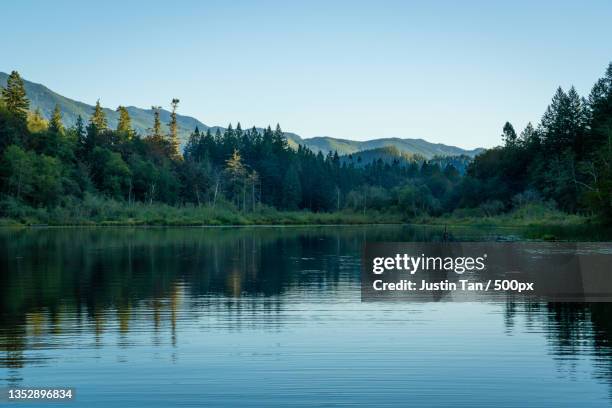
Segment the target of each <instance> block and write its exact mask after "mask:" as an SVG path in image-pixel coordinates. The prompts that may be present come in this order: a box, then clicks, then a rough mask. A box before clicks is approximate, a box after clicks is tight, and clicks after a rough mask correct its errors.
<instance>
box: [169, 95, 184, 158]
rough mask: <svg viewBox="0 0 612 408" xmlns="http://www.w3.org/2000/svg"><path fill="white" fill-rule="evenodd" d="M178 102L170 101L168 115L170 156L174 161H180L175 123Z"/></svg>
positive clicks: (175, 100) (176, 125)
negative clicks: (170, 108) (170, 105)
mask: <svg viewBox="0 0 612 408" xmlns="http://www.w3.org/2000/svg"><path fill="white" fill-rule="evenodd" d="M179 102H180V101H179V100H178V99H176V98H174V99H172V112H171V113H170V123H169V124H168V126H169V128H170V156H171V157H172V158H173V159H175V160H179V159H181V152H180V150H179V148H180V142H179V138H178V123H177V121H176V108H177V107H178V104H179Z"/></svg>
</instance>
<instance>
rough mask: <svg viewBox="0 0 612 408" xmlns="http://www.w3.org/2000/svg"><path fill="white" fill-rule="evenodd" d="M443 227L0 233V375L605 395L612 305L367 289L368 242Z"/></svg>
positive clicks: (611, 371)
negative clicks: (436, 297) (469, 299)
mask: <svg viewBox="0 0 612 408" xmlns="http://www.w3.org/2000/svg"><path fill="white" fill-rule="evenodd" d="M443 232H444V231H443V228H440V227H420V226H357V227H341V226H332V227H245V228H40V229H36V228H31V229H22V230H11V229H5V230H2V231H0V242H1V244H0V250H1V251H2V252H1V254H0V262H1V263H2V272H0V387H6V386H21V387H26V386H27V387H47V388H48V387H73V388H74V389H75V395H76V398H75V400H74V401H72V402H70V403H68V404H66V405H67V406H74V407H81V406H82V407H105V406H111V405H114V406H117V407H136V406H146V407H168V406H173V405H180V406H211V407H214V406H236V405H240V406H261V407H271V406H287V405H291V406H347V405H350V406H363V407H370V406H391V405H400V406H406V405H415V406H423V405H426V406H432V407H458V406H466V407H476V406H492V405H495V406H497V407H504V406H551V407H562V406H567V407H576V406H582V407H585V406H609V405H610V404H611V403H612V342H611V341H612V305H610V304H553V303H551V304H542V303H525V302H523V303H510V302H506V303H444V302H441V303H436V302H429V303H408V302H406V303H384V302H374V303H369V302H366V303H362V302H361V298H360V263H361V250H362V247H363V244H364V243H365V242H366V240H367V241H370V242H376V241H435V240H440V239H441V237H442V234H443ZM449 232H450V236H451V239H454V240H464V241H474V240H475V241H489V240H499V239H504V240H505V239H529V238H537V237H539V236H541V235H542V234H543V233H544V232H545V233H546V234H548V235H552V236H555V237H557V238H559V239H566V238H575V239H585V237H589V238H590V239H594V240H607V239H609V235H605V234H604V235H601V236H600V235H597V234H595V235H594V233H593V231H589V230H588V228H587V229H586V230H585V231H567V230H564V229H553V230H550V231H544V232H543V231H540V230H533V229H482V228H481V229H474V228H451V229H450V230H449ZM35 405H36V404H33V403H21V404H20V406H35ZM39 405H42V406H53V404H51V405H50V404H48V403H44V404H39Z"/></svg>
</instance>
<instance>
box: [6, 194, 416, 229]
mask: <svg viewBox="0 0 612 408" xmlns="http://www.w3.org/2000/svg"><path fill="white" fill-rule="evenodd" d="M1 210H2V214H4V218H1V219H0V225H4V226H11V225H15V226H17V225H24V226H28V225H58V226H59V225H117V226H120V225H128V226H129V225H133V226H138V225H143V226H147V225H150V226H201V225H212V226H217V225H314V224H328V225H331V224H348V225H351V224H383V223H385V224H386V223H393V224H398V223H403V222H406V221H407V220H405V219H403V218H402V216H401V214H396V213H382V212H378V211H368V212H367V213H366V214H363V213H357V212H353V211H340V212H334V213H313V212H308V211H277V210H275V209H273V208H270V207H264V206H262V207H260V208H256V209H255V211H251V212H241V211H237V210H235V209H234V208H232V207H231V206H229V205H219V206H217V207H216V208H213V207H211V206H199V207H198V206H180V207H174V206H169V205H165V204H156V203H153V204H151V205H148V204H143V203H132V204H127V203H124V202H118V201H113V200H108V199H104V198H100V197H94V196H89V197H86V198H85V199H84V200H83V201H80V202H78V203H69V204H68V205H64V206H61V207H56V208H52V209H48V208H32V207H28V206H24V205H22V204H20V203H17V202H16V201H3V202H2V208H1Z"/></svg>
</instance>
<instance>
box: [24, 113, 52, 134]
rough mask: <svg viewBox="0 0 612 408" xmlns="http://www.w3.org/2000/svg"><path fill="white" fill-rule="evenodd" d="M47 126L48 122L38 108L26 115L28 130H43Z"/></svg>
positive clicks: (36, 131)
mask: <svg viewBox="0 0 612 408" xmlns="http://www.w3.org/2000/svg"><path fill="white" fill-rule="evenodd" d="M48 128H49V123H48V122H47V121H46V120H45V118H44V117H43V115H42V113H41V112H40V109H38V108H36V110H34V112H31V113H30V114H29V115H28V130H29V131H30V132H32V133H39V132H44V131H45V130H47V129H48Z"/></svg>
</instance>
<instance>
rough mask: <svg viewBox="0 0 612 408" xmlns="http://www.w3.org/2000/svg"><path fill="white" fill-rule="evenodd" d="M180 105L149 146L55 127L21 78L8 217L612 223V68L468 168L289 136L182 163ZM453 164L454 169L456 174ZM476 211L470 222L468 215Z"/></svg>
mask: <svg viewBox="0 0 612 408" xmlns="http://www.w3.org/2000/svg"><path fill="white" fill-rule="evenodd" d="M178 104H179V100H178V99H174V100H173V101H172V114H171V117H170V123H168V126H167V128H168V129H169V130H168V132H167V133H165V132H163V131H162V123H161V121H160V115H159V110H160V108H159V107H153V111H154V122H153V125H152V127H151V129H149V131H148V132H147V134H145V135H140V134H137V133H136V132H135V131H134V130H133V129H132V127H131V120H130V116H129V113H128V111H127V109H125V108H124V107H122V106H119V107H118V108H117V111H118V112H119V116H120V119H119V122H118V125H117V127H116V129H110V128H109V126H108V124H107V120H106V117H105V114H104V111H103V110H102V108H101V106H100V103H99V101H98V102H97V103H96V106H95V108H94V110H93V112H92V114H91V117H90V118H87V121H85V120H84V119H83V118H80V117H79V119H78V120H77V123H76V125H75V126H73V127H70V128H65V127H64V125H63V123H62V112H61V111H60V109H59V107H56V109H55V111H54V112H53V115H52V116H51V118H50V119H49V120H46V119H44V118H43V117H42V115H41V114H40V112H37V111H34V112H31V111H30V107H29V102H28V99H27V96H26V93H25V89H24V86H23V82H22V80H21V78H20V77H19V74H18V73H17V72H12V73H11V75H10V76H9V78H8V81H7V86H6V88H5V89H2V98H1V100H0V157H1V162H0V175H1V185H0V189H1V191H2V198H1V200H0V211H1V212H2V215H3V216H5V217H11V211H12V210H11V209H13V208H15V206H18V205H24V206H29V207H33V208H55V207H70V206H72V207H74V206H78V205H79V203H80V202H82V200H83V199H84V198H85V197H86V196H87V195H95V196H104V197H107V198H108V199H113V200H116V201H118V202H122V203H125V204H126V205H131V204H134V203H140V204H145V205H146V204H149V205H152V204H153V203H165V204H169V205H173V206H185V205H190V206H207V207H212V208H229V209H232V210H234V211H240V212H243V213H249V212H256V211H258V210H259V209H261V208H270V207H273V208H275V209H278V210H310V211H315V212H329V211H338V210H351V211H353V212H359V213H365V214H367V212H368V210H377V211H382V212H395V213H398V212H399V213H402V214H405V215H406V218H410V217H415V216H419V215H424V214H427V215H434V216H435V215H440V214H444V213H450V212H453V211H456V210H457V209H463V210H462V211H472V212H473V213H474V214H480V215H492V214H496V213H499V212H503V211H508V210H511V209H513V208H515V207H517V206H521V205H525V204H527V203H533V202H538V203H546V205H549V206H553V205H558V206H559V207H560V208H562V209H564V210H565V211H568V212H574V213H576V212H578V213H589V214H590V213H597V214H599V215H602V216H604V218H605V217H607V219H610V218H612V217H611V207H612V204H611V195H610V191H611V173H610V163H611V158H612V156H611V153H612V150H611V146H610V143H611V142H610V141H611V135H612V64H611V66H610V67H609V68H608V71H607V73H606V76H605V77H604V78H603V79H601V80H599V81H598V82H597V84H596V85H595V87H594V88H593V91H592V92H591V95H590V96H589V98H588V99H584V98H580V97H579V96H578V94H577V93H576V91H575V90H574V89H573V88H572V89H570V91H569V92H567V93H565V92H563V91H562V90H561V89H559V91H558V92H557V94H556V95H555V96H554V98H553V100H552V103H551V105H550V106H549V107H548V109H547V111H546V113H545V114H544V117H543V118H542V121H541V123H540V124H539V125H538V126H537V127H535V128H534V127H533V126H532V125H528V126H527V128H526V129H525V130H524V131H523V132H522V133H521V134H520V136H519V135H517V134H516V132H515V131H514V129H513V127H512V125H510V124H509V123H507V124H506V126H504V141H505V145H504V146H503V147H498V148H495V149H490V150H487V151H485V152H484V153H482V154H480V155H479V156H477V157H476V159H475V160H474V161H473V162H471V163H470V164H469V165H468V168H467V171H466V175H462V173H463V170H464V168H463V167H462V168H461V170H462V171H461V172H459V171H458V170H457V168H456V167H455V165H459V164H461V165H462V166H465V158H463V159H461V160H459V159H458V160H455V161H453V160H440V159H439V158H438V159H434V160H430V161H427V160H423V159H420V158H414V159H409V158H407V157H402V158H400V159H398V160H393V161H392V162H389V161H383V160H382V159H377V160H373V161H371V162H370V163H367V164H365V165H363V163H360V162H359V160H358V159H353V158H350V157H349V158H341V157H339V156H338V154H337V153H331V152H330V153H328V154H326V155H324V154H322V153H321V152H319V153H316V154H315V153H314V152H312V151H311V150H309V149H307V148H304V147H302V146H300V147H298V148H297V149H292V148H290V147H289V146H288V144H287V141H286V139H285V137H284V135H283V132H282V130H281V128H280V126H278V125H277V126H276V128H275V129H274V130H272V128H270V127H268V128H266V129H264V130H258V129H256V128H252V129H248V130H243V129H242V128H241V126H240V124H239V123H238V124H237V125H236V127H235V128H234V127H233V126H232V125H231V124H230V125H229V126H228V128H227V130H225V131H223V132H221V131H219V130H217V131H215V132H214V133H212V132H211V131H210V129H208V130H205V131H204V130H202V131H200V130H199V129H197V128H196V129H195V130H194V132H193V133H192V134H191V136H190V137H189V140H188V141H187V143H186V145H185V148H184V151H183V152H181V151H180V149H179V139H178V131H177V123H176V110H177V107H178ZM453 164H455V165H453ZM466 209H468V210H466Z"/></svg>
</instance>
